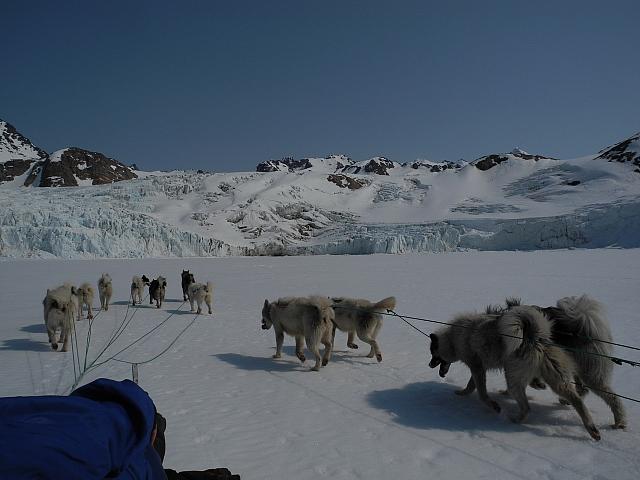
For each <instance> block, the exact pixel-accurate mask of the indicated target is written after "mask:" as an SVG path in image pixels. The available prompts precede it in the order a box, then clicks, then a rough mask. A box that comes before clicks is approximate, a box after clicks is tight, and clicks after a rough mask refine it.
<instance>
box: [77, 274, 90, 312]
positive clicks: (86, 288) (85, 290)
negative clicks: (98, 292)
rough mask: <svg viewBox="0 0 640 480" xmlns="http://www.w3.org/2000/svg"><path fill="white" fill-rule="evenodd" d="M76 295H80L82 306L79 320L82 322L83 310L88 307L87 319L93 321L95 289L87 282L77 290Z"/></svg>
mask: <svg viewBox="0 0 640 480" xmlns="http://www.w3.org/2000/svg"><path fill="white" fill-rule="evenodd" d="M76 294H77V295H78V303H79V304H80V305H79V308H78V320H82V309H83V307H84V306H85V305H86V306H87V318H88V319H92V318H93V310H92V305H93V287H92V286H91V285H90V284H89V283H87V282H85V283H83V284H82V285H80V286H79V287H78V288H77V289H76Z"/></svg>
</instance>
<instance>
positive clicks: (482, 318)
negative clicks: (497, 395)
mask: <svg viewBox="0 0 640 480" xmlns="http://www.w3.org/2000/svg"><path fill="white" fill-rule="evenodd" d="M430 338H431V362H429V366H430V367H431V368H435V367H437V366H440V369H439V374H440V376H441V377H443V378H444V377H445V376H446V374H447V372H448V371H449V367H450V366H451V364H452V363H453V362H457V361H462V362H463V363H465V364H466V365H467V367H469V369H470V370H471V378H470V379H469V382H468V384H467V386H466V388H464V389H463V390H459V391H457V392H456V393H457V394H458V395H468V394H470V393H471V392H473V391H474V390H475V389H476V388H477V389H478V394H479V395H480V399H481V400H482V401H483V402H484V403H486V404H487V405H488V406H489V407H491V408H492V409H493V410H495V411H496V412H499V411H500V406H499V405H498V403H497V402H496V401H494V400H492V399H491V398H490V397H489V395H487V385H486V374H487V370H493V369H500V370H504V374H505V378H506V381H507V390H508V392H509V394H510V395H511V397H512V398H513V399H514V400H515V401H516V402H517V403H518V407H519V409H520V411H519V413H518V414H517V415H513V416H511V420H513V421H514V422H518V423H519V422H522V421H524V420H525V419H526V417H527V414H528V413H529V409H530V408H529V401H528V400H527V396H526V394H525V390H526V388H527V385H529V383H530V382H531V381H532V380H533V379H534V378H542V379H543V380H545V381H546V382H547V383H548V384H549V386H550V387H551V389H552V390H553V391H554V392H555V393H556V394H558V395H559V396H560V397H561V398H564V399H565V400H567V402H569V403H570V404H571V405H572V406H573V408H575V410H576V412H578V415H580V418H581V419H582V423H583V424H584V426H585V428H586V429H587V432H589V435H591V437H592V438H593V439H595V440H600V432H599V431H598V429H597V428H596V426H595V425H594V423H593V419H592V418H591V414H590V413H589V411H588V410H587V407H586V406H585V405H584V403H583V402H582V399H581V398H580V395H578V393H577V392H576V389H575V386H574V385H573V383H572V382H573V379H574V377H575V376H576V373H577V369H578V367H577V366H576V364H575V362H574V361H573V359H572V358H571V356H569V355H568V354H567V353H566V352H565V351H564V350H563V349H562V348H561V347H559V346H557V345H554V344H553V343H551V324H550V322H549V320H548V319H547V318H546V317H545V316H544V314H543V313H542V312H540V311H539V310H538V309H536V308H534V307H530V306H515V307H513V308H511V309H509V310H507V311H505V312H504V314H502V315H499V316H496V315H489V314H486V313H467V314H462V315H458V316H457V317H455V319H454V320H453V322H452V324H451V326H447V327H444V328H442V329H440V330H438V332H436V333H432V334H431V335H430Z"/></svg>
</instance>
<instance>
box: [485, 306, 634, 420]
mask: <svg viewBox="0 0 640 480" xmlns="http://www.w3.org/2000/svg"><path fill="white" fill-rule="evenodd" d="M520 304H521V301H520V299H519V298H507V300H506V309H507V310H508V309H510V308H513V307H515V306H519V305H520ZM532 306H533V307H534V308H536V309H538V310H539V311H540V312H542V313H544V314H545V315H546V316H547V318H548V319H549V320H550V321H551V339H552V340H553V342H555V343H557V344H558V345H560V346H562V347H565V351H566V353H567V354H568V355H569V356H571V358H573V360H574V361H575V363H576V365H577V367H578V369H577V372H576V376H575V379H574V381H575V383H576V384H577V386H578V387H577V389H576V390H577V392H578V394H579V395H580V396H584V395H586V394H587V393H588V392H589V390H593V393H595V394H596V395H598V396H599V397H600V398H602V400H604V401H605V402H606V404H607V405H608V406H609V408H610V409H611V411H612V412H613V428H626V425H627V420H626V413H625V409H624V405H623V404H622V402H621V401H620V399H619V397H616V396H615V395H611V394H610V393H608V392H613V390H612V389H611V374H612V371H613V362H612V361H611V359H609V358H607V357H610V356H611V355H613V346H612V345H611V344H610V343H608V342H612V341H613V339H612V335H611V329H610V328H609V323H608V322H607V320H606V318H605V317H604V315H603V314H602V310H603V309H602V305H600V303H599V302H597V301H596V300H594V299H593V298H591V297H589V296H588V295H582V296H580V297H565V298H561V299H560V300H558V301H557V303H556V306H555V307H539V306H537V305H532ZM502 311H504V309H503V308H501V307H488V308H487V312H489V313H494V314H500V313H501V312H502ZM592 339H598V340H603V341H602V342H598V341H595V340H592Z"/></svg>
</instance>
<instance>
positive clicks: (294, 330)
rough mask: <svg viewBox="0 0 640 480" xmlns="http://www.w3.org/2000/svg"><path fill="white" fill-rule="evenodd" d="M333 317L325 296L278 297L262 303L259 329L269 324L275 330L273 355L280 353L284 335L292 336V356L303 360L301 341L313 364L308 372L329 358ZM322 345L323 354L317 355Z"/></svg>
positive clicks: (315, 369)
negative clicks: (294, 351)
mask: <svg viewBox="0 0 640 480" xmlns="http://www.w3.org/2000/svg"><path fill="white" fill-rule="evenodd" d="M333 320H334V312H333V308H331V300H329V299H328V298H326V297H319V296H310V297H288V298H279V299H278V301H276V302H269V300H265V301H264V305H263V306H262V329H263V330H268V329H269V328H271V325H273V329H274V330H275V332H276V353H275V355H274V356H273V358H280V357H281V356H282V343H283V342H284V334H285V333H286V334H287V335H291V336H292V337H295V339H296V357H298V358H299V359H300V361H301V362H303V363H304V361H305V356H304V351H303V348H304V347H303V341H305V342H306V344H307V348H308V349H309V351H310V352H311V353H313V355H314V357H315V360H316V363H315V365H314V366H313V368H312V369H311V370H312V371H316V372H317V371H318V370H320V365H321V364H322V366H323V367H324V366H325V365H326V364H327V363H328V362H329V359H330V358H331V350H332V348H333V344H332V342H331V332H332V322H333ZM320 343H322V344H323V345H324V354H323V355H322V359H321V358H320V349H319V344H320Z"/></svg>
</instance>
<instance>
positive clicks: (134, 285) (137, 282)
mask: <svg viewBox="0 0 640 480" xmlns="http://www.w3.org/2000/svg"><path fill="white" fill-rule="evenodd" d="M149 283H150V282H149V279H148V278H147V276H146V275H142V277H139V276H137V275H134V276H133V279H132V280H131V304H132V305H135V304H136V301H137V302H138V303H142V297H143V296H144V295H143V294H144V286H145V285H149Z"/></svg>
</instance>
